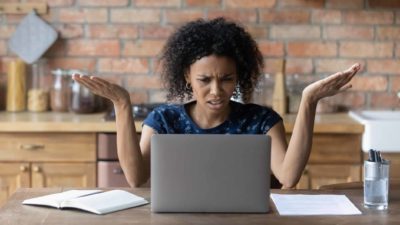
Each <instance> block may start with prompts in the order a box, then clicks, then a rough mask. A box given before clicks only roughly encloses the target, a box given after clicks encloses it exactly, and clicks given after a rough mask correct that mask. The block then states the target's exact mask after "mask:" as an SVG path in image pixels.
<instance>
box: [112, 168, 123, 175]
mask: <svg viewBox="0 0 400 225" xmlns="http://www.w3.org/2000/svg"><path fill="white" fill-rule="evenodd" d="M113 173H114V174H124V171H122V169H121V168H115V169H113Z"/></svg>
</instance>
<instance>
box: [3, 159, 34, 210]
mask: <svg viewBox="0 0 400 225" xmlns="http://www.w3.org/2000/svg"><path fill="white" fill-rule="evenodd" d="M29 170H30V167H29V163H0V206H1V205H3V204H4V203H5V202H6V200H7V198H8V197H9V196H10V195H11V194H13V193H14V192H15V190H16V189H17V188H20V187H29V186H30V175H29V174H30V171H29Z"/></svg>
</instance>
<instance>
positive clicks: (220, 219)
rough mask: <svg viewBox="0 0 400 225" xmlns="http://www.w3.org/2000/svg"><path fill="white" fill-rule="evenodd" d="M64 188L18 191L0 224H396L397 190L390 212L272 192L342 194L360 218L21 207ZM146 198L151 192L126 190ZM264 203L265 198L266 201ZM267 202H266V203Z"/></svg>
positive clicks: (353, 194)
mask: <svg viewBox="0 0 400 225" xmlns="http://www.w3.org/2000/svg"><path fill="white" fill-rule="evenodd" d="M64 190H65V189H63V188H28V189H27V188H24V189H18V190H17V192H16V193H14V194H13V195H12V196H11V198H10V199H9V200H8V202H7V203H6V205H4V206H3V207H2V208H1V209H0V214H1V216H0V224H4V225H5V224H7V225H14V224H15V225H17V224H18V225H25V224H26V225H28V224H29V225H35V224H38V225H39V224H40V225H47V224H59V225H63V224H65V225H66V224H77V225H78V224H98V225H101V224H116V225H119V224H121V225H122V224H124V225H125V224H154V225H155V224H229V225H234V224H268V225H270V224H283V225H287V224H293V225H301V224H337V225H339V224H341V225H343V224H354V225H358V224H360V225H361V224H362V225H366V224H371V225H375V224H399V221H400V214H399V212H400V191H399V190H398V189H393V190H390V193H391V196H390V200H389V210H386V211H374V210H368V209H365V208H364V207H363V197H362V196H363V190H362V189H354V190H276V189H273V190H271V192H272V193H285V194H345V195H346V196H347V197H348V198H349V199H350V201H352V202H353V203H354V205H355V206H356V207H357V208H358V209H359V210H360V211H361V212H362V215H340V216H335V215H321V216H280V215H279V214H278V212H277V210H276V209H275V206H274V205H273V203H272V202H271V203H270V205H271V211H270V212H269V213H265V214H263V213H253V214H246V213H238V214H231V213H152V212H151V211H150V205H145V206H142V207H136V208H130V209H126V210H122V211H118V212H114V213H110V214H106V215H102V216H98V215H95V214H91V213H87V212H82V211H78V210H72V209H66V210H59V209H54V208H46V207H37V206H27V205H22V204H21V202H22V201H23V200H24V199H28V198H32V197H37V196H43V195H47V194H51V193H57V192H60V191H64ZM125 190H127V191H131V192H132V193H135V194H137V195H139V196H143V197H145V198H147V199H148V198H149V196H150V189H148V188H137V189H125ZM266 200H267V199H266ZM267 201H268V200H267Z"/></svg>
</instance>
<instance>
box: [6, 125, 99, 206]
mask: <svg viewBox="0 0 400 225" xmlns="http://www.w3.org/2000/svg"><path fill="white" fill-rule="evenodd" d="M95 186H96V134H95V133H63V132H61V133H49V132H40V133H33V132H32V133H30V132H20V133H15V132H7V133H0V188H1V189H0V205H1V204H2V202H4V201H5V200H6V199H7V197H8V196H10V195H11V194H12V193H14V191H15V190H16V189H17V188H20V187H95Z"/></svg>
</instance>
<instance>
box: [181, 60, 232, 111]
mask: <svg viewBox="0 0 400 225" xmlns="http://www.w3.org/2000/svg"><path fill="white" fill-rule="evenodd" d="M185 79H186V82H187V83H189V84H190V85H191V87H192V90H193V97H194V98H195V99H196V100H197V104H198V106H200V107H201V108H202V109H203V110H206V111H208V112H215V113H218V112H223V111H224V110H227V109H228V107H229V101H230V98H231V97H232V95H233V92H234V90H235V88H236V84H237V74H236V64H235V62H234V60H232V59H231V58H228V57H225V56H216V55H209V56H205V57H202V58H201V59H199V60H197V61H196V62H194V63H193V64H192V65H191V66H190V68H189V71H188V73H187V74H186V75H185Z"/></svg>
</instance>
